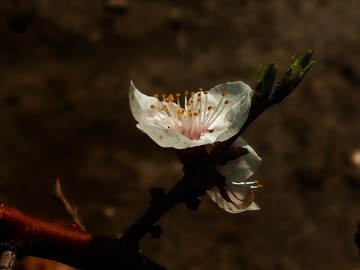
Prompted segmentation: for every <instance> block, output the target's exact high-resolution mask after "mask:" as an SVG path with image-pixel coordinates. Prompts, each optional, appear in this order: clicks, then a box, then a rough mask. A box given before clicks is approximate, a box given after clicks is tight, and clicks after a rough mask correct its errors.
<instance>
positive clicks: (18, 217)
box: [0, 204, 93, 267]
mask: <svg viewBox="0 0 360 270" xmlns="http://www.w3.org/2000/svg"><path fill="white" fill-rule="evenodd" d="M92 237H93V236H92V235H91V234H90V233H87V232H83V231H80V230H78V229H73V228H70V227H65V226H61V225H58V224H55V223H51V222H48V221H44V220H42V219H39V218H36V217H32V216H29V215H26V214H24V213H22V212H20V211H19V210H17V209H16V208H14V207H9V206H5V205H3V204H1V205H0V242H1V243H2V246H3V247H4V248H5V247H6V246H8V248H10V249H16V250H17V252H18V256H19V257H20V258H21V257H26V256H36V257H40V258H46V259H50V260H54V261H58V262H62V263H65V264H68V265H72V266H75V267H81V266H82V265H83V262H84V258H85V256H86V252H87V248H88V245H89V243H90V241H91V239H92Z"/></svg>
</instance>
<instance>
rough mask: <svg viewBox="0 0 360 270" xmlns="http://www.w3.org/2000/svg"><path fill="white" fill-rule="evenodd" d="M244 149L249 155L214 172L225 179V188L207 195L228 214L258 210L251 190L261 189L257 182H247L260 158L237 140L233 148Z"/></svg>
mask: <svg viewBox="0 0 360 270" xmlns="http://www.w3.org/2000/svg"><path fill="white" fill-rule="evenodd" d="M238 146H241V147H244V148H246V149H247V150H248V151H249V153H247V154H246V155H244V156H241V157H240V158H238V159H236V160H232V161H229V162H228V163H227V164H225V165H223V166H217V167H216V170H217V171H218V172H219V173H220V174H221V175H222V176H224V178H225V186H215V187H214V188H212V189H211V190H208V191H207V193H208V195H209V196H210V198H211V199H212V200H213V201H214V202H215V203H217V204H218V205H219V206H220V207H221V208H223V209H224V210H225V211H227V212H230V213H240V212H243V211H245V210H258V209H260V208H259V206H258V205H257V204H256V203H255V202H254V201H253V199H254V197H253V189H255V188H258V187H261V185H259V184H258V182H257V181H247V180H248V178H249V177H250V176H252V175H253V174H254V172H255V171H256V170H257V169H258V167H259V166H260V165H261V158H260V157H259V156H258V155H257V154H256V152H255V151H254V150H253V149H252V148H251V147H250V146H249V145H248V144H247V143H246V142H245V140H244V139H242V138H238V139H237V140H236V141H235V142H234V144H233V147H238Z"/></svg>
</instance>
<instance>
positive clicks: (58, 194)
mask: <svg viewBox="0 0 360 270" xmlns="http://www.w3.org/2000/svg"><path fill="white" fill-rule="evenodd" d="M54 181H55V190H54V198H55V199H56V200H57V201H58V202H60V204H61V205H62V207H63V208H64V209H65V211H66V213H68V214H69V215H70V217H71V218H72V220H73V224H74V225H75V227H76V228H78V229H80V230H82V231H86V229H85V227H84V225H83V224H82V222H81V220H80V217H79V211H78V209H77V208H76V207H73V206H72V205H71V204H70V203H69V201H68V200H67V199H66V197H65V195H64V193H63V191H62V188H61V184H60V176H59V175H58V174H56V173H54Z"/></svg>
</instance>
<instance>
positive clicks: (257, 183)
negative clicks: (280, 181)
mask: <svg viewBox="0 0 360 270" xmlns="http://www.w3.org/2000/svg"><path fill="white" fill-rule="evenodd" d="M254 183H255V185H257V186H258V187H259V188H262V187H263V185H262V184H260V183H259V180H254Z"/></svg>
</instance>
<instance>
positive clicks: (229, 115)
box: [208, 81, 253, 142]
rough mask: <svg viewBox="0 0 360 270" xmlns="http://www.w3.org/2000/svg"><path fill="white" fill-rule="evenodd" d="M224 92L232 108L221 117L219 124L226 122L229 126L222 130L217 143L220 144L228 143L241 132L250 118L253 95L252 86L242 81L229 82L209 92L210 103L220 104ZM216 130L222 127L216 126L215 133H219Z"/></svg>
mask: <svg viewBox="0 0 360 270" xmlns="http://www.w3.org/2000/svg"><path fill="white" fill-rule="evenodd" d="M223 92H226V93H227V95H226V97H225V98H226V100H228V101H229V102H230V103H229V105H230V106H228V107H229V109H228V110H224V111H223V115H222V116H221V117H219V121H218V122H223V123H224V122H225V121H226V122H228V123H229V125H228V126H227V127H226V128H222V130H221V131H222V132H221V134H220V135H219V136H218V137H217V138H216V141H219V142H222V141H226V140H227V139H229V138H231V137H232V136H234V135H235V134H236V133H238V132H239V130H240V128H241V127H242V126H243V124H244V123H245V121H246V119H247V118H248V115H249V110H250V107H251V97H252V94H253V90H251V88H250V86H248V85H247V84H245V83H243V82H241V81H236V82H227V83H223V84H219V85H217V86H215V87H214V88H212V89H210V90H209V94H208V96H209V102H213V103H216V101H217V102H219V100H220V99H221V97H222V93H223ZM216 129H220V126H218V125H216V124H214V132H216V131H217V130H216Z"/></svg>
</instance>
